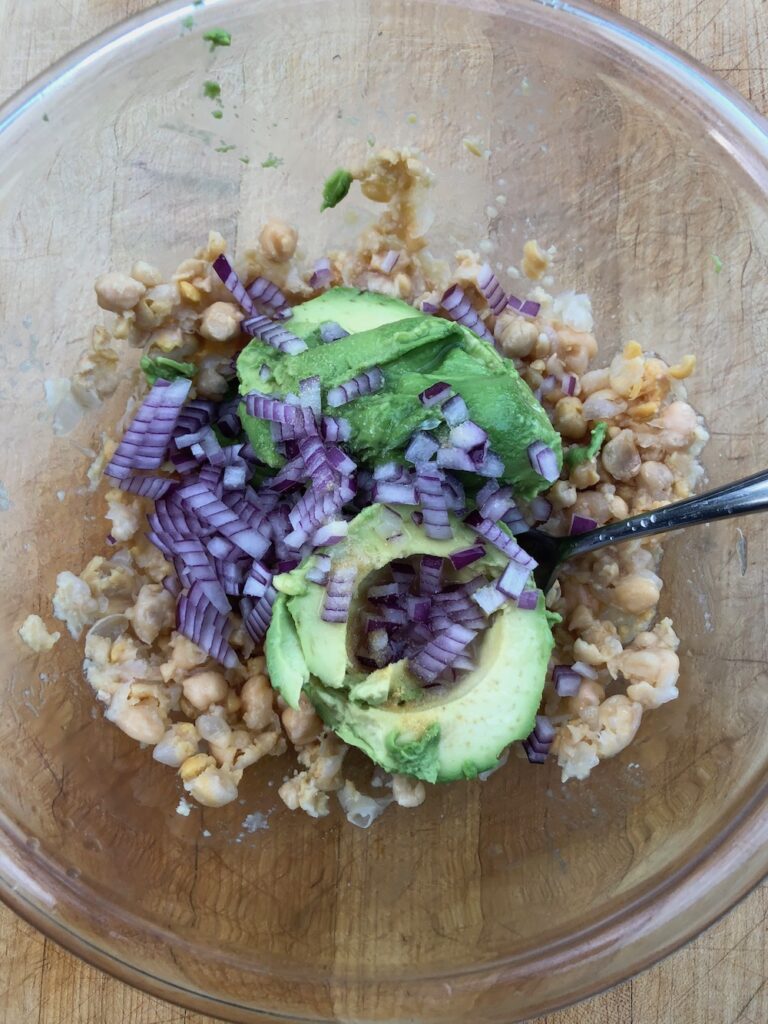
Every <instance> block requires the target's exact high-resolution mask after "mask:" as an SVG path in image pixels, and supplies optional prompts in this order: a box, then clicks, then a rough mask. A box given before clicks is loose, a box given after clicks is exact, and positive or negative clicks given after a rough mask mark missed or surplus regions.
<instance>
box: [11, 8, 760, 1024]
mask: <svg viewBox="0 0 768 1024" xmlns="http://www.w3.org/2000/svg"><path fill="white" fill-rule="evenodd" d="M149 6H151V3H150V0H1V2H0V100H3V99H5V98H6V97H7V96H9V95H10V94H11V93H12V92H14V91H15V90H16V89H17V88H18V87H19V86H20V85H22V84H23V83H24V82H26V81H27V80H28V79H29V78H31V77H32V76H33V75H36V74H37V73H38V72H40V71H42V70H43V69H44V68H46V67H47V66H48V65H49V64H51V63H52V62H53V61H54V60H56V59H58V58H59V57H60V56H62V55H63V54H64V53H66V52H67V51H68V50H70V49H72V48H73V47H74V46H77V45H79V44H80V43H81V42H83V41H85V40H86V39H88V38H90V37H91V36H93V35H95V34H96V33H98V32H101V31H102V30H103V29H105V28H107V26H109V25H110V24H112V23H114V22H116V21H119V20H120V19H122V18H124V17H126V16H128V15H130V14H135V13H136V12H138V11H140V10H143V9H145V8H147V7H149ZM604 6H606V7H610V8H613V9H615V10H619V11H621V13H623V14H624V15H626V16H628V17H630V18H635V19H636V20H637V21H639V22H641V23H642V24H644V25H647V26H651V27H653V28H654V29H655V31H657V32H659V33H660V34H661V35H663V36H665V37H666V38H668V39H669V40H671V41H672V42H674V43H676V44H677V45H678V46H681V47H682V48H683V49H685V50H688V51H689V52H690V53H692V54H693V55H694V56H695V57H697V58H698V59H699V60H701V61H703V63H705V64H707V65H708V66H709V67H711V68H712V69H713V70H714V71H715V72H717V73H718V74H719V75H721V76H722V77H723V78H724V79H725V80H726V81H728V82H729V83H730V84H731V85H733V86H734V87H735V88H737V89H739V90H740V91H741V92H742V93H743V94H744V95H745V96H746V97H747V98H748V99H749V100H751V101H752V103H754V104H755V106H756V107H757V108H758V109H760V110H761V111H762V112H763V113H766V112H767V111H768V0H604ZM767 918H768V884H764V885H762V886H761V887H760V888H759V889H757V890H756V891H755V892H753V893H752V894H751V895H750V896H749V897H748V898H747V899H746V900H744V902H743V903H742V904H741V905H740V906H739V907H737V908H736V909H735V910H733V911H732V912H731V913H730V914H729V915H728V916H727V917H725V918H724V919H723V920H722V921H720V922H719V923H718V924H717V925H715V926H714V927H712V928H710V930H709V931H708V932H706V933H705V934H704V935H702V936H701V937H700V938H699V939H698V940H697V941H695V942H693V943H691V944H690V945H689V946H687V947H686V948H685V949H682V950H680V951H679V952H678V953H675V954H674V955H673V956H670V957H668V958H667V959H666V960H664V961H662V963H660V964H658V965H657V966H656V967H654V968H653V969H652V970H649V971H647V972H646V973H645V974H643V975H641V976H640V977H638V978H635V979H634V980H632V981H629V982H626V983H625V984H623V985H620V986H618V987H617V988H614V989H611V990H610V991H609V992H606V993H604V994H603V995H601V996H598V997H596V998H595V999H592V1000H589V1001H588V1002H586V1003H582V1004H580V1005H578V1006H576V1007H573V1008H571V1009H570V1010H564V1011H562V1012H560V1013H556V1014H552V1015H550V1016H548V1017H546V1018H541V1019H540V1020H539V1021H537V1022H536V1024H765V1022H766V1021H768V955H767V943H766V936H767V934H768V928H767V926H766V920H767ZM0 1019H1V1020H2V1021H3V1022H5V1024H22V1022H29V1021H36V1022H37V1024H122V1022H130V1024H207V1022H210V1018H207V1017H201V1016H199V1015H198V1014H194V1013H190V1012H187V1011H185V1010H179V1009H176V1008H175V1007H173V1006H171V1005H169V1004H167V1003H162V1002H160V1001H158V1000H156V999H152V998H150V997H149V996H145V995H142V994H141V993H139V992H137V991H135V990H133V989H131V988H128V987H127V986H125V985H123V984H121V983H120V982H118V981H115V980H113V979H111V978H109V977H107V976H106V975H104V974H101V973H100V972H99V971H96V970H94V969H93V968H91V967H88V966H87V965H85V964H83V963H81V962H80V961H79V960H76V959H75V958H74V957H72V956H70V955H69V954H68V953H65V952H63V951H62V950H61V949H59V947H58V946H56V945H54V944H53V943H52V942H50V941H48V940H47V939H45V938H43V936H42V935H40V934H39V933H38V932H36V931H35V930H34V929H32V928H30V927H29V926H28V925H27V924H25V923H24V922H22V921H21V920H19V919H18V918H17V917H15V916H14V915H13V914H12V913H11V912H10V911H8V910H6V909H5V908H4V907H2V906H0Z"/></svg>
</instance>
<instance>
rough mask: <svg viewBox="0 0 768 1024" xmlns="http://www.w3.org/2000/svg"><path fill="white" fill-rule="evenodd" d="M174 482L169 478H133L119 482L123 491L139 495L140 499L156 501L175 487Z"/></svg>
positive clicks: (126, 478)
mask: <svg viewBox="0 0 768 1024" xmlns="http://www.w3.org/2000/svg"><path fill="white" fill-rule="evenodd" d="M173 485H174V481H173V480H172V479H171V478H170V477H167V476H136V475H134V474H132V475H131V476H126V477H123V478H122V479H120V480H119V481H118V486H119V487H120V490H121V491H128V492H129V493H131V494H137V495H138V496H139V497H140V498H151V499H152V501H156V500H157V498H162V496H163V495H164V494H165V493H166V491H168V490H169V489H170V488H171V487H173Z"/></svg>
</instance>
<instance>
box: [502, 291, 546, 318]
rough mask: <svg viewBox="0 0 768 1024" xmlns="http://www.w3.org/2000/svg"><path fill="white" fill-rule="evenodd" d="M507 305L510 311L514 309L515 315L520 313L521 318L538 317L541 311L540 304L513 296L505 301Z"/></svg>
mask: <svg viewBox="0 0 768 1024" xmlns="http://www.w3.org/2000/svg"><path fill="white" fill-rule="evenodd" d="M507 305H508V306H509V307H510V309H514V311H515V312H516V313H520V314H521V315H522V316H530V317H535V316H538V315H539V310H540V309H541V303H539V302H533V301H532V300H531V299H525V300H523V299H518V298H517V297H516V296H514V295H510V296H509V297H508V299H507Z"/></svg>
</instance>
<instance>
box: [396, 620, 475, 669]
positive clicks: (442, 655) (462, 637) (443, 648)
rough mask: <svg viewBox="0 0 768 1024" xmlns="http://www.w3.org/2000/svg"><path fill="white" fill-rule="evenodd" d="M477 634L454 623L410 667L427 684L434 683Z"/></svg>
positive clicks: (427, 646) (419, 654)
mask: <svg viewBox="0 0 768 1024" xmlns="http://www.w3.org/2000/svg"><path fill="white" fill-rule="evenodd" d="M476 636H477V633H476V632H475V631H474V630H472V629H467V628H466V627H465V626H462V625H460V624H459V623H453V624H452V625H451V626H450V627H449V629H447V630H446V631H445V632H444V633H441V634H440V636H437V637H435V639H434V640H432V641H430V642H429V643H428V644H427V645H426V646H425V647H424V648H423V649H422V650H421V651H419V653H418V654H417V655H416V657H415V658H412V659H411V660H409V662H408V667H409V668H410V670H411V671H412V672H413V673H414V675H416V676H418V677H419V678H420V679H422V680H423V681H424V682H426V683H430V682H433V681H434V680H435V679H437V677H438V676H439V675H440V674H441V673H442V672H443V671H444V670H445V669H446V668H450V667H451V666H452V665H453V663H454V661H455V660H456V658H457V657H458V655H459V654H461V653H463V651H464V650H465V648H466V647H467V646H468V645H469V644H470V643H471V642H472V641H473V640H474V638H475V637H476Z"/></svg>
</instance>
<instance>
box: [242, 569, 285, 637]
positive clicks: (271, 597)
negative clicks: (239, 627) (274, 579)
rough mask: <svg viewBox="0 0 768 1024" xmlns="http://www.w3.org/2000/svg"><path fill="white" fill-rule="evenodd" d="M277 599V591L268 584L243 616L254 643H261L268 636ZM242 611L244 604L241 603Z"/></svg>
mask: <svg viewBox="0 0 768 1024" xmlns="http://www.w3.org/2000/svg"><path fill="white" fill-rule="evenodd" d="M276 598H277V591H276V590H275V588H274V587H273V586H272V584H271V583H269V584H267V586H266V588H265V590H264V593H263V594H262V595H261V597H259V598H258V599H257V600H256V601H255V603H254V604H253V606H252V607H250V608H248V610H247V611H246V614H245V615H244V616H243V625H244V626H245V628H246V630H247V632H248V635H249V636H250V637H251V639H252V640H253V641H254V643H257V644H258V643H261V642H262V640H263V639H264V637H265V636H266V635H267V630H268V629H269V624H270V622H271V621H272V605H273V604H274V603H275V600H276ZM240 606H241V609H242V606H243V602H242V601H241V603H240Z"/></svg>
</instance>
